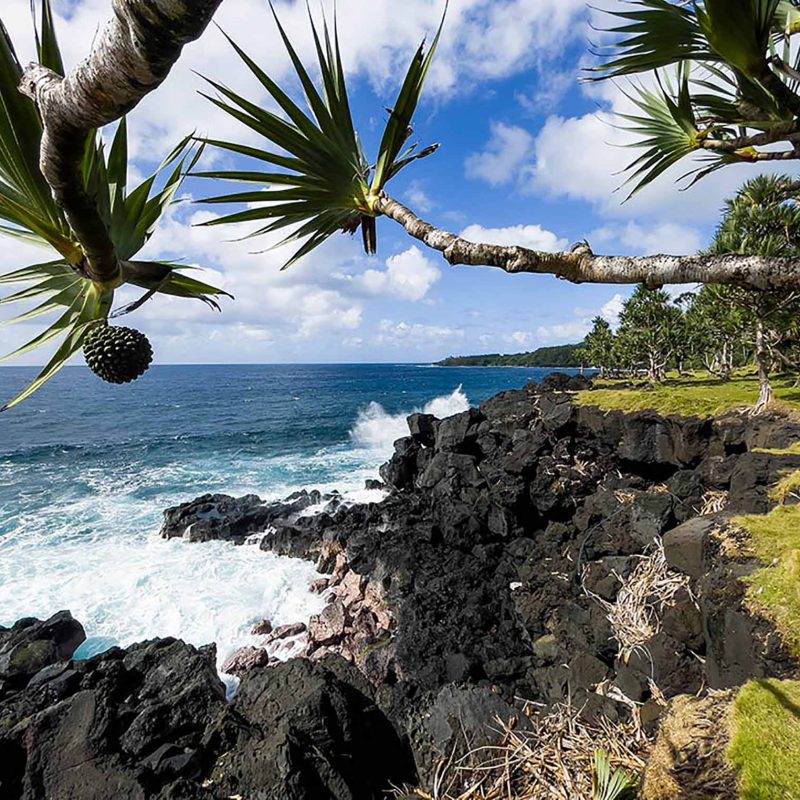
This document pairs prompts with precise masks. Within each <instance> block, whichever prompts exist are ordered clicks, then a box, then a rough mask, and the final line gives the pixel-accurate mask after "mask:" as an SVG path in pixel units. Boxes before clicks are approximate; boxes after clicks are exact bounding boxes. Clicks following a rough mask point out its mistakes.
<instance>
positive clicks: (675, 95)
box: [595, 0, 800, 193]
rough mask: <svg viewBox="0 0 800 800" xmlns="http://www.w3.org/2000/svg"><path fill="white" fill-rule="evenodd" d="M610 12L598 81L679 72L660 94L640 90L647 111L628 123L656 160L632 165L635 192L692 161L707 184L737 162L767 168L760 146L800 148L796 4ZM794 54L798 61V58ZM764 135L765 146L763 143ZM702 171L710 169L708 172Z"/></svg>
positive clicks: (634, 7)
mask: <svg viewBox="0 0 800 800" xmlns="http://www.w3.org/2000/svg"><path fill="white" fill-rule="evenodd" d="M628 5H629V6H630V8H629V9H623V10H621V11H614V12H610V13H611V14H612V16H613V18H614V19H615V20H616V24H612V25H611V26H610V27H609V29H608V32H609V33H610V34H612V35H613V37H614V40H613V42H612V43H611V44H610V45H608V46H606V47H604V48H603V50H602V51H601V55H602V56H603V58H604V63H603V64H602V65H601V66H599V67H597V68H596V69H595V72H596V73H597V77H596V78H595V79H598V80H599V79H605V78H620V77H623V76H633V75H641V74H642V73H648V72H653V71H655V72H656V75H657V77H658V76H659V70H674V71H675V73H676V80H672V81H670V80H667V79H666V78H665V77H658V80H657V81H656V86H655V87H654V88H645V87H643V86H636V87H635V89H634V93H633V95H632V99H633V101H634V103H635V105H636V107H637V108H638V110H640V111H641V112H642V115H641V116H638V115H635V116H628V117H626V120H627V121H628V122H631V123H633V125H632V130H633V132H634V133H637V134H639V136H640V137H641V138H642V141H641V142H640V144H641V146H643V147H645V148H646V152H645V154H644V155H643V156H641V157H640V158H639V159H637V160H636V161H634V162H633V163H632V164H631V165H630V170H631V177H630V179H629V180H630V181H631V182H633V183H634V186H633V193H635V192H637V191H639V190H640V189H641V188H643V187H644V186H646V185H648V184H649V183H650V182H652V181H653V180H655V178H657V177H658V176H659V175H661V174H662V173H663V172H664V171H666V170H667V169H668V168H669V167H670V166H672V165H673V164H674V163H676V162H677V161H680V160H681V159H683V158H684V157H685V156H687V155H688V154H690V153H692V152H697V151H704V156H703V158H702V159H701V164H700V165H699V166H696V167H695V168H694V169H692V170H691V171H690V172H688V173H687V175H694V179H695V180H697V179H699V178H702V177H703V176H704V175H707V174H708V173H709V172H712V171H714V170H715V169H719V168H720V167H723V166H725V165H727V164H730V163H737V162H752V161H757V160H762V159H763V160H766V159H767V158H771V157H774V155H767V156H764V154H763V153H761V152H760V151H759V149H758V148H759V147H760V146H762V145H765V144H772V143H774V142H779V141H786V142H788V143H789V146H790V147H792V148H794V146H795V141H794V140H793V139H792V138H791V136H792V134H795V133H797V129H796V119H797V117H798V116H800V93H798V89H799V88H800V81H799V80H798V79H800V52H798V51H797V48H792V46H791V39H792V36H794V35H795V34H796V33H798V32H800V9H798V8H797V7H795V5H794V4H793V3H792V2H791V0H701V1H699V2H694V3H686V2H679V0H629V2H628ZM793 53H794V55H793ZM759 136H760V138H759ZM702 162H706V163H705V164H703V163H702Z"/></svg>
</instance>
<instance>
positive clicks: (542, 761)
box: [397, 705, 652, 800]
mask: <svg viewBox="0 0 800 800" xmlns="http://www.w3.org/2000/svg"><path fill="white" fill-rule="evenodd" d="M528 712H529V713H530V712H531V709H528ZM529 721H530V729H529V730H522V729H512V728H511V727H509V726H508V725H506V724H504V723H501V722H500V721H499V720H498V722H497V724H498V730H499V732H500V733H501V735H502V741H501V742H500V743H499V744H498V745H496V746H494V747H483V748H478V749H476V750H472V751H471V752H469V753H468V754H467V755H465V756H463V757H462V758H460V759H457V758H456V757H455V756H452V757H450V758H445V759H442V761H441V762H440V764H439V766H438V769H437V772H436V778H435V781H434V785H433V786H432V787H430V790H429V791H425V790H423V789H406V790H404V791H403V792H399V793H397V797H401V798H405V799H406V800H411V798H421V799H422V800H591V798H592V775H593V766H594V756H595V752H596V751H597V750H605V751H606V752H607V753H608V755H609V760H610V762H611V765H612V768H613V769H624V770H626V771H627V772H630V773H633V774H635V775H637V776H640V775H642V774H643V772H644V768H645V764H646V759H647V755H648V753H649V750H650V747H651V745H652V742H651V740H650V739H648V737H647V736H646V735H645V734H644V732H643V731H642V730H641V728H640V727H639V726H638V725H636V724H635V723H633V722H628V723H613V724H612V723H610V722H607V721H605V720H603V721H600V722H598V723H595V724H588V723H586V722H584V721H582V720H581V719H580V710H579V709H576V708H575V707H572V706H569V705H565V706H556V707H555V708H553V709H552V710H550V711H549V712H547V713H538V712H532V713H530V716H529Z"/></svg>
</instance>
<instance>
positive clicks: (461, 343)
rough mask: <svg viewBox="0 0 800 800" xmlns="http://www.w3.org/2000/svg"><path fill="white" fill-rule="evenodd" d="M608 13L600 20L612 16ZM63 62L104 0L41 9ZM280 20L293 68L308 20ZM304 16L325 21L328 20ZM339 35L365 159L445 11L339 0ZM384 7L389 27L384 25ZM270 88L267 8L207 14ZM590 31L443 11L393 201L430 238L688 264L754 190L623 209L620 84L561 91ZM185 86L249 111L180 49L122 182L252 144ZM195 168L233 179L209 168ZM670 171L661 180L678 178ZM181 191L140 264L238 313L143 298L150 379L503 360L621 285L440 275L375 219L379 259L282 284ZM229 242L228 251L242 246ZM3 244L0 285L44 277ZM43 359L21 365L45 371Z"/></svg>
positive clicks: (241, 84)
mask: <svg viewBox="0 0 800 800" xmlns="http://www.w3.org/2000/svg"><path fill="white" fill-rule="evenodd" d="M621 4H622V3H621V0H608V1H607V2H605V3H602V2H601V3H599V5H601V6H603V7H604V8H607V9H608V8H618V7H619V6H620V5H621ZM54 5H55V8H56V10H57V12H58V14H59V24H60V30H61V31H62V36H61V38H62V42H63V46H64V49H65V51H66V57H67V60H68V62H70V63H75V62H76V61H77V60H78V59H79V58H81V57H82V56H83V55H85V54H86V53H87V52H88V48H89V47H90V44H91V41H92V38H93V36H94V34H95V32H96V30H97V29H98V26H99V25H101V24H102V22H103V21H104V20H105V19H107V17H108V14H109V12H110V6H111V4H110V0H69V1H68V2H65V1H64V0H55V3H54ZM276 5H277V8H278V11H279V13H280V14H281V17H282V19H283V20H284V21H285V23H286V25H287V27H288V28H289V30H290V33H291V35H292V36H294V37H295V38H296V39H297V41H298V43H299V47H300V49H301V52H303V53H304V54H307V55H310V42H309V39H308V24H307V20H306V18H305V13H306V12H305V3H304V2H294V0H292V2H289V1H288V0H283V2H278V3H277V4H276ZM322 5H323V6H324V7H325V8H327V9H330V8H332V2H329V0H324V2H323V3H322ZM337 5H338V10H339V26H340V30H341V35H342V39H343V48H344V55H345V61H346V66H347V70H348V76H349V81H350V84H351V88H352V91H353V99H354V116H355V117H356V122H357V126H358V127H359V129H360V131H361V133H362V136H363V138H364V141H365V145H366V148H367V152H368V154H369V153H374V152H375V150H376V147H377V142H378V139H379V137H380V134H381V132H382V126H383V123H384V120H385V111H384V108H385V107H386V106H390V105H391V104H392V101H393V98H394V96H395V94H396V91H397V88H398V82H399V81H400V80H401V79H402V76H403V72H404V69H405V65H406V64H407V62H408V61H409V59H410V58H411V56H412V54H413V51H414V48H415V46H416V45H417V44H418V43H419V41H420V40H421V39H422V37H423V36H424V35H426V34H430V33H431V32H432V31H434V30H435V28H436V25H437V23H438V18H439V16H440V15H441V11H442V8H443V2H442V0H404V2H403V3H402V4H398V3H397V2H396V0H339V2H338V4H337ZM398 7H400V8H401V10H400V11H398ZM0 18H2V20H3V22H4V24H6V26H7V27H8V28H9V29H10V31H11V34H12V37H13V38H14V40H15V42H16V44H17V47H18V49H19V50H20V51H21V53H22V54H23V57H31V56H32V53H31V43H32V30H31V27H30V21H29V2H28V0H3V8H2V11H0ZM217 20H218V22H219V23H220V24H221V25H222V26H223V27H224V28H225V29H226V31H228V32H229V33H230V34H231V35H232V36H233V37H234V38H235V39H236V40H237V41H238V42H240V43H241V44H242V45H243V46H244V47H245V49H246V50H247V51H248V52H249V53H250V55H252V56H253V57H254V58H255V59H256V60H257V61H259V63H260V64H262V66H263V67H265V68H266V69H268V70H269V72H270V74H272V75H273V76H274V77H275V78H276V79H277V80H279V82H280V83H281V85H282V86H284V87H285V88H287V89H291V91H292V92H293V93H295V92H296V85H295V83H294V81H293V80H292V77H291V74H290V70H289V65H288V62H287V59H286V56H285V53H284V52H283V50H282V48H281V46H280V44H279V42H278V37H277V32H276V29H275V26H274V23H273V21H272V20H271V18H270V16H269V12H268V8H267V5H266V0H225V2H224V3H223V5H222V8H221V10H220V12H219V14H218V17H217ZM598 21H602V17H601V16H600V15H598V13H597V12H593V11H590V10H589V8H588V6H587V4H586V3H584V2H582V1H581V0H451V3H450V12H449V15H448V19H447V22H446V25H445V30H444V34H443V40H442V46H441V50H440V52H439V54H438V57H437V61H436V63H435V67H434V70H433V72H432V74H431V78H430V83H429V87H428V91H427V92H426V95H425V99H424V101H423V103H422V106H421V108H420V111H419V114H418V117H417V121H416V129H415V136H416V138H417V139H419V140H420V142H421V143H422V144H428V143H431V142H440V143H441V144H442V147H441V149H440V150H439V152H438V153H437V154H436V155H435V156H433V157H431V158H429V159H426V160H425V161H423V162H420V163H418V164H416V165H413V166H411V167H409V168H408V169H407V170H406V171H405V172H404V173H403V174H402V175H401V176H400V177H399V178H398V179H396V180H395V181H393V182H392V183H391V184H390V186H389V191H390V193H391V194H393V195H394V196H395V197H397V198H398V199H400V200H401V201H403V202H405V203H406V204H408V205H410V206H411V207H412V208H413V209H414V210H416V211H417V212H418V213H419V214H420V215H421V216H423V217H425V218H427V219H429V220H430V221H432V222H434V223H435V224H437V225H439V226H441V227H444V228H448V229H450V230H453V231H455V232H459V233H460V232H464V234H465V235H468V236H469V237H472V238H480V239H484V240H491V241H497V242H499V243H508V244H512V243H518V244H522V245H526V246H531V247H537V248H541V249H560V248H563V247H565V246H569V245H570V244H571V243H573V242H576V241H579V240H582V239H584V238H586V239H588V240H589V242H590V244H591V245H592V247H593V248H594V250H595V252H605V253H622V254H643V253H653V252H675V253H685V252H693V251H695V250H697V249H698V248H699V247H701V246H703V245H704V244H705V243H706V242H707V241H708V238H709V236H710V234H711V232H712V231H713V227H714V224H715V221H716V219H717V217H718V212H719V208H720V206H721V203H722V200H723V199H724V197H725V196H727V195H729V194H730V193H731V192H732V191H733V190H734V189H735V187H736V186H737V185H738V184H739V183H740V182H741V181H743V180H745V179H746V178H747V177H749V176H751V175H752V174H754V173H753V172H752V171H751V170H750V169H749V168H748V167H741V168H739V167H737V168H735V169H731V170H727V171H723V172H722V173H718V174H716V175H714V176H712V177H711V178H709V179H707V180H706V181H704V182H702V183H701V184H699V185H698V186H697V187H695V188H693V189H692V190H690V191H688V192H685V193H681V192H679V191H678V190H677V188H676V186H675V183H674V180H673V178H674V177H675V175H671V176H670V175H668V176H665V177H663V178H662V179H661V180H660V181H659V182H658V183H657V184H656V185H654V186H653V187H651V188H649V189H648V190H647V191H646V192H645V193H643V194H642V195H641V196H639V197H637V198H636V199H635V200H634V201H632V202H630V203H628V204H625V205H623V204H622V203H621V201H622V199H623V197H624V195H622V194H620V193H619V192H617V193H615V192H614V191H613V190H614V188H615V187H616V186H617V185H618V184H619V183H620V177H619V175H618V174H616V173H618V172H619V170H620V169H621V168H622V167H623V166H624V165H625V164H626V163H627V162H628V161H629V160H631V158H632V155H633V152H632V151H630V150H627V149H625V148H624V147H622V145H623V144H625V143H626V142H627V141H628V140H627V138H626V135H625V133H624V131H621V130H619V129H618V128H616V127H615V126H614V116H613V112H614V111H620V110H624V109H625V108H626V104H627V101H626V99H625V96H624V94H623V93H622V92H621V91H620V88H619V87H615V86H613V85H611V84H601V85H587V84H585V83H581V82H580V81H579V76H580V75H581V70H582V68H583V67H585V66H587V65H589V64H591V63H593V61H592V57H591V56H590V55H589V54H588V41H589V38H590V37H591V38H593V39H594V40H595V41H596V40H597V38H598V36H599V34H597V33H596V32H594V31H592V30H591V29H590V28H589V23H590V22H594V23H597V22H598ZM194 70H196V71H200V72H202V73H204V74H206V75H208V76H209V77H212V78H214V79H217V80H219V81H221V82H223V83H226V84H227V85H229V86H231V88H234V89H235V90H237V91H239V92H240V93H242V94H245V95H246V96H248V97H249V98H251V99H258V100H260V101H264V102H266V101H265V100H264V98H263V95H261V94H259V92H258V89H257V87H255V86H254V85H253V82H252V80H251V79H249V78H248V76H247V75H246V74H245V73H244V72H243V69H242V67H241V65H240V63H239V62H238V60H237V59H236V57H235V55H234V54H233V53H232V51H231V50H230V48H229V46H228V45H227V44H226V43H225V41H224V39H223V37H222V36H221V34H220V33H219V31H217V30H215V29H213V28H212V29H210V30H209V31H208V32H207V33H206V34H205V36H204V37H203V39H202V40H201V41H200V42H198V43H195V44H194V45H192V46H190V47H188V48H187V49H186V51H185V53H184V56H183V58H182V59H181V61H180V62H179V65H178V67H176V69H175V70H174V72H173V74H172V75H171V76H170V78H169V79H168V81H167V83H165V85H164V86H163V87H162V88H161V89H160V90H158V91H157V92H156V93H155V94H154V95H153V96H151V97H149V98H147V99H146V100H145V101H144V102H143V103H142V104H141V106H140V107H139V108H138V109H137V110H136V111H135V112H134V113H133V115H132V117H131V120H130V132H131V136H132V137H133V152H134V153H135V156H136V161H135V169H136V170H137V171H138V172H139V173H141V174H145V173H146V172H147V170H148V169H151V168H152V167H153V165H154V162H156V161H158V160H160V159H161V157H162V156H163V155H164V154H166V153H167V152H168V151H169V149H170V148H171V146H172V145H173V144H174V143H175V142H176V141H177V140H179V139H180V138H181V137H182V136H183V135H185V134H186V133H188V132H190V131H192V130H193V129H196V130H197V131H199V132H201V133H208V134H209V135H212V136H216V137H219V138H233V139H235V140H239V141H243V142H246V143H249V144H252V143H256V144H257V142H256V141H255V140H253V139H251V138H248V136H249V135H248V134H247V132H245V131H244V129H242V128H240V127H239V126H237V124H236V123H235V122H233V121H231V120H229V119H226V118H224V117H223V116H221V115H220V114H219V113H218V112H216V111H215V110H214V109H212V107H211V106H210V104H208V102H207V101H205V100H203V99H202V98H201V97H199V95H198V94H197V90H198V89H199V88H201V85H202V82H201V80H200V79H199V78H198V77H197V75H196V74H195V72H194ZM206 161H207V163H208V164H215V165H216V166H235V165H237V164H238V165H240V166H241V162H238V161H237V159H234V158H231V157H229V156H227V155H225V154H222V153H213V152H210V153H208V154H207V156H206ZM684 171H685V169H679V170H678V171H677V172H676V173H675V174H680V173H682V172H684ZM219 189H220V187H219V186H216V187H215V186H212V185H210V184H209V182H207V181H200V180H197V179H195V180H193V181H189V182H188V183H187V184H186V202H185V203H183V204H181V205H180V206H179V207H177V208H176V209H175V210H174V211H173V213H172V214H171V215H170V217H169V219H167V220H166V221H165V223H164V224H163V226H162V227H161V228H160V229H159V231H158V232H157V233H156V235H155V236H154V237H153V239H152V241H151V242H150V244H149V245H148V247H147V250H146V253H145V254H144V255H147V256H149V257H153V258H163V257H169V258H175V259H180V260H182V261H184V262H185V263H189V264H197V265H201V266H205V267H207V268H209V270H210V272H209V274H208V278H209V280H210V281H211V282H212V283H213V282H215V281H216V282H217V283H220V284H222V285H224V286H225V288H227V289H228V290H229V291H231V293H232V294H234V295H236V297H237V300H236V301H235V302H225V303H224V311H223V313H222V314H221V315H218V314H215V313H213V312H210V311H208V310H207V309H206V308H205V307H204V306H202V305H201V304H199V303H196V304H195V303H191V302H189V301H174V300H171V299H160V298H159V299H156V300H154V301H152V302H150V303H148V304H147V305H146V306H145V307H144V308H143V309H142V310H141V311H139V312H137V314H136V315H135V316H130V317H127V318H126V322H125V324H133V325H135V326H136V327H139V328H140V329H142V330H144V331H146V332H147V333H148V335H149V336H150V338H151V340H152V342H153V345H154V348H155V351H156V359H157V361H158V362H161V363H198V362H200V363H203V362H237V363H238V362H371V361H386V362H400V361H429V360H435V359H439V358H442V357H444V356H447V355H450V354H463V353H480V352H519V351H521V350H529V349H533V348H535V347H538V346H542V345H552V344H563V343H567V342H574V341H578V340H580V339H581V338H582V336H583V335H584V334H585V332H586V330H587V329H588V324H589V322H590V320H591V318H592V317H593V316H595V315H596V314H599V313H602V314H604V315H606V316H608V317H609V318H610V319H611V320H612V321H613V319H614V316H615V314H616V313H618V311H619V307H620V304H621V301H622V299H623V298H624V297H625V296H627V295H628V294H629V293H630V291H631V288H630V287H613V286H574V285H572V284H569V283H566V282H563V281H558V280H556V279H554V278H550V277H544V276H534V275H518V276H511V275H506V274H505V273H503V272H501V271H499V270H496V269H489V268H468V267H458V268H451V267H449V266H448V265H447V264H446V263H445V262H444V261H443V260H442V259H441V257H440V256H439V255H438V254H437V253H434V252H430V251H427V252H426V251H425V250H424V248H423V247H422V246H421V245H418V244H417V243H415V242H413V241H412V240H411V239H409V238H408V237H407V235H406V234H405V232H404V231H403V230H401V229H399V228H398V227H397V226H396V225H395V224H394V223H392V222H391V221H388V220H381V221H380V222H379V254H378V256H377V257H375V258H371V259H369V258H366V257H365V256H363V254H362V251H361V246H360V241H359V239H358V238H355V239H350V238H349V237H346V236H344V235H342V236H337V237H336V238H335V239H334V240H332V241H331V242H330V243H329V244H327V245H325V246H324V247H323V248H321V249H320V250H318V251H317V252H316V253H314V254H312V255H311V256H309V257H308V258H306V259H305V260H304V261H303V262H302V263H300V264H298V265H297V266H296V267H294V268H292V269H291V270H289V271H287V272H284V273H281V272H280V271H279V267H280V265H281V263H282V262H283V261H284V260H285V258H286V255H287V254H286V252H281V251H271V252H268V253H259V254H253V253H252V252H251V251H252V250H256V249H259V250H260V249H261V248H262V246H267V245H268V244H270V243H271V242H269V241H265V242H263V243H261V242H257V243H256V244H255V245H254V244H253V242H252V240H251V241H250V242H248V243H246V244H242V243H232V242H230V241H228V240H229V239H231V238H232V237H233V236H234V235H236V233H235V232H234V231H233V230H232V229H230V228H222V227H216V228H198V227H197V226H196V223H197V222H199V221H202V220H204V219H208V217H209V215H210V214H212V213H214V211H216V209H210V208H209V207H203V206H198V205H196V204H194V203H192V202H191V200H192V199H193V198H199V197H202V196H204V195H205V196H207V195H209V194H213V193H219ZM245 232H246V229H242V230H241V233H245ZM40 255H41V254H40V252H37V251H28V250H26V249H25V248H23V247H22V246H20V245H17V244H16V243H14V242H11V241H7V242H3V248H2V249H0V269H5V268H12V267H16V266H23V265H25V264H27V263H33V262H35V261H36V260H41V257H40ZM32 333H33V329H32V328H30V327H26V326H19V327H16V328H3V329H0V345H2V350H3V351H8V350H10V349H12V348H13V347H14V346H16V345H17V344H19V343H22V342H23V341H26V340H27V339H28V338H31V335H32ZM44 355H46V354H44V353H39V354H38V357H37V356H36V355H34V356H33V357H30V359H29V360H28V361H27V362H24V361H21V362H19V363H41V361H42V359H43V357H44Z"/></svg>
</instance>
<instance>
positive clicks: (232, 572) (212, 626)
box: [0, 535, 324, 666]
mask: <svg viewBox="0 0 800 800" xmlns="http://www.w3.org/2000/svg"><path fill="white" fill-rule="evenodd" d="M26 550H27V552H25V551H26ZM16 555H17V557H16V558H8V559H5V558H4V559H0V609H2V611H1V612H0V617H1V618H0V623H3V624H6V625H8V624H10V623H11V622H13V621H15V620H16V619H18V618H20V617H23V616H38V617H40V618H46V617H48V616H49V615H51V614H52V613H54V612H55V611H56V610H58V609H62V608H64V609H69V610H70V611H71V612H72V614H73V616H74V617H75V618H76V619H78V620H80V622H82V623H83V625H84V627H85V628H86V631H87V634H88V635H89V636H90V637H92V639H91V640H90V641H89V642H87V645H88V646H87V647H85V648H84V651H85V652H84V653H83V655H85V656H88V655H91V654H92V651H102V650H105V649H107V648H108V647H109V646H111V645H114V644H117V645H120V646H122V647H125V646H127V645H130V644H133V643H134V642H138V641H142V640H145V639H152V638H154V637H164V636H176V637H179V638H181V639H183V640H185V641H187V642H190V643H191V644H194V645H198V646H200V645H204V644H209V643H211V642H216V644H217V658H218V665H219V666H221V664H222V662H223V661H224V660H225V658H227V657H228V656H229V655H231V654H232V653H233V652H234V651H235V650H237V649H238V648H240V647H242V646H244V645H248V644H255V643H256V640H255V639H254V637H252V636H251V634H250V629H251V627H252V626H253V624H255V623H256V622H259V621H261V620H263V619H269V620H271V621H272V622H273V623H274V624H276V625H282V624H284V623H288V622H297V621H300V620H308V619H309V617H310V616H312V615H313V614H318V613H320V612H321V611H322V609H323V608H324V600H323V599H322V598H321V597H319V596H318V595H314V594H311V593H310V592H309V591H308V585H309V583H310V582H311V581H312V580H314V579H315V578H317V577H319V576H318V574H317V572H316V570H315V569H314V566H313V565H312V564H310V563H308V562H305V561H299V560H296V559H289V558H281V557H279V556H275V555H273V554H272V553H265V552H262V551H261V550H259V548H258V547H254V546H241V547H236V546H234V545H232V544H229V543H225V542H208V543H204V544H189V543H186V542H183V541H180V540H172V541H165V540H162V539H160V538H156V537H153V536H148V537H142V536H131V535H123V536H120V537H114V536H109V535H106V536H103V537H98V538H95V539H94V541H91V542H86V541H81V540H80V538H73V539H69V540H66V541H62V542H60V543H59V545H58V546H50V547H47V546H44V547H39V548H36V549H33V548H30V549H28V548H22V547H21V548H19V550H18V552H17V554H16ZM20 556H24V557H20ZM92 640H94V641H92Z"/></svg>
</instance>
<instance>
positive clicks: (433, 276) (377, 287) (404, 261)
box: [354, 247, 442, 301]
mask: <svg viewBox="0 0 800 800" xmlns="http://www.w3.org/2000/svg"><path fill="white" fill-rule="evenodd" d="M441 277H442V273H441V270H440V269H439V268H438V267H437V266H435V265H434V264H433V262H432V261H431V260H430V259H429V258H427V257H426V256H425V255H424V254H423V252H422V251H421V250H420V249H419V248H418V247H411V248H409V249H408V250H406V251H404V252H402V253H399V254H398V255H395V256H391V258H389V259H387V261H386V269H384V270H376V269H368V270H367V271H366V272H364V273H363V274H362V275H360V276H358V277H357V278H355V279H354V282H355V283H356V285H357V286H359V287H361V288H362V289H363V290H364V291H365V292H367V293H368V294H371V295H378V296H384V297H396V298H398V299H400V300H411V301H418V300H422V299H423V298H424V297H425V296H426V295H427V294H428V292H429V291H430V290H431V288H432V287H433V285H434V284H435V283H436V282H437V281H438V280H439V279H440V278H441Z"/></svg>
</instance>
